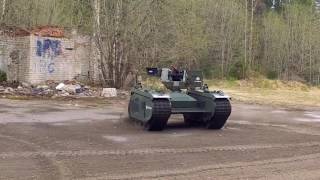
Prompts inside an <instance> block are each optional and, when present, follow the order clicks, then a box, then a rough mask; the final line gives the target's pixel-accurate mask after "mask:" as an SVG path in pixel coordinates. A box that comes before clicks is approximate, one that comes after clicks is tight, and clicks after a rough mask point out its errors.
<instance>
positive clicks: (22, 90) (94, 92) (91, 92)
mask: <svg viewBox="0 0 320 180" xmlns="http://www.w3.org/2000/svg"><path fill="white" fill-rule="evenodd" d="M0 94H1V95H17V96H45V97H69V96H73V97H118V96H128V92H125V91H119V90H117V89H115V88H100V87H90V86H87V85H85V84H82V83H79V82H77V81H63V82H55V81H47V82H45V83H43V84H39V85H31V84H28V83H19V84H17V83H15V84H3V85H0Z"/></svg>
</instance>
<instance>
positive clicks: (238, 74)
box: [229, 61, 246, 80]
mask: <svg viewBox="0 0 320 180" xmlns="http://www.w3.org/2000/svg"><path fill="white" fill-rule="evenodd" d="M245 72H246V66H245V64H244V62H243V61H237V62H236V63H234V64H233V65H232V66H231V68H230V71H229V76H230V78H232V79H237V80H240V79H244V78H245Z"/></svg>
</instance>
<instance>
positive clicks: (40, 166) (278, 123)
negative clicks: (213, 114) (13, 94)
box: [0, 99, 320, 179]
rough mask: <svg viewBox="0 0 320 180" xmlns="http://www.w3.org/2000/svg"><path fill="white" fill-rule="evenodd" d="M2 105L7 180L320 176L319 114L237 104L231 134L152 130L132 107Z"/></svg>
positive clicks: (178, 122) (2, 167) (0, 146)
mask: <svg viewBox="0 0 320 180" xmlns="http://www.w3.org/2000/svg"><path fill="white" fill-rule="evenodd" d="M92 104H94V103H93V102H90V103H86V102H62V101H60V102H54V101H12V100H4V99H2V100H0V108H1V110H0V117H1V118H0V159H1V160H0V179H320V173H319V172H320V166H319V165H320V161H319V159H320V123H319V117H320V111H317V110H316V109H313V110H312V111H311V110H299V111H295V110H290V109H279V108H273V107H268V106H255V105H244V104H233V114H232V116H231V118H230V121H229V122H228V124H227V126H226V128H225V129H223V130H221V131H210V130H206V129H204V128H202V127H187V126H185V125H184V124H183V123H182V122H183V120H182V117H180V116H173V117H172V118H171V119H170V121H169V124H168V128H167V129H166V130H165V131H164V132H156V133H150V132H145V131H143V130H142V128H141V127H139V126H138V125H136V124H134V123H131V122H130V121H128V120H127V118H126V112H125V111H126V108H127V107H126V102H125V101H124V100H112V101H110V102H108V103H99V105H97V106H92Z"/></svg>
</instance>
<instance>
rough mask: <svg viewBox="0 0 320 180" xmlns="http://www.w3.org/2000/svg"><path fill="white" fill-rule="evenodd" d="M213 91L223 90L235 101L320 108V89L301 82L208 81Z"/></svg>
mask: <svg viewBox="0 0 320 180" xmlns="http://www.w3.org/2000/svg"><path fill="white" fill-rule="evenodd" d="M207 82H208V85H209V87H210V89H211V90H223V91H224V92H226V93H227V94H229V95H231V96H232V99H233V100H235V101H240V102H245V103H257V104H269V105H280V106H288V107H296V108H300V107H305V106H308V107H309V106H312V107H320V88H318V87H311V86H308V85H305V84H303V83H299V82H294V81H290V82H285V81H279V80H268V79H261V78H259V79H251V80H247V81H227V80H225V81H223V80H209V81H207Z"/></svg>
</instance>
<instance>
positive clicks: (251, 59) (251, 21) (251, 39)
mask: <svg viewBox="0 0 320 180" xmlns="http://www.w3.org/2000/svg"><path fill="white" fill-rule="evenodd" d="M254 4H255V0H251V20H250V60H249V69H251V65H252V62H253V58H254V55H253V16H254V9H255V5H254Z"/></svg>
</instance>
